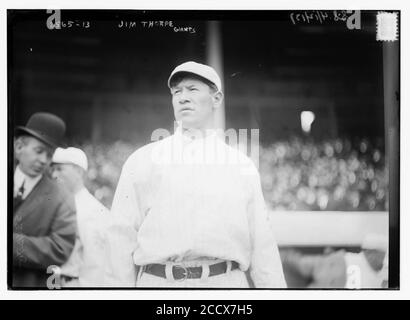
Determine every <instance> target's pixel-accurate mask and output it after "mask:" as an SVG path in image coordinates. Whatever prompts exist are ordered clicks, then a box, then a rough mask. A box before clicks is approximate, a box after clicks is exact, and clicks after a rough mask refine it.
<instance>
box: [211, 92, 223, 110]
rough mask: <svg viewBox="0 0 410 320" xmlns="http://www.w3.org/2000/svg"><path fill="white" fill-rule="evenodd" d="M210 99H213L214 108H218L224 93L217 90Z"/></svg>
mask: <svg viewBox="0 0 410 320" xmlns="http://www.w3.org/2000/svg"><path fill="white" fill-rule="evenodd" d="M212 99H213V101H214V108H219V107H220V106H221V104H222V101H223V99H224V94H223V93H222V92H221V91H218V92H217V93H215V94H214V96H213V98H212Z"/></svg>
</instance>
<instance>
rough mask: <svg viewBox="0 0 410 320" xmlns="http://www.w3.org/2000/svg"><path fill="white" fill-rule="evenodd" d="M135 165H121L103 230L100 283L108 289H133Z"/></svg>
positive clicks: (136, 215)
mask: <svg viewBox="0 0 410 320" xmlns="http://www.w3.org/2000/svg"><path fill="white" fill-rule="evenodd" d="M137 169H138V163H136V162H135V161H133V162H130V161H129V160H127V162H126V163H125V164H124V166H123V169H122V172H121V176H120V179H119V182H118V186H117V190H116V192H115V195H114V200H113V203H112V208H111V214H110V215H109V217H108V219H107V227H106V230H105V235H106V239H105V241H106V243H105V249H106V250H105V253H106V263H105V266H106V267H105V271H104V274H105V277H104V283H105V285H106V286H111V287H134V286H135V283H136V274H137V268H136V265H135V264H134V261H133V252H134V251H135V249H136V246H137V231H138V225H139V221H140V217H141V213H140V209H139V206H138V201H137V199H138V196H137V188H136V185H135V183H136V181H138V177H137Z"/></svg>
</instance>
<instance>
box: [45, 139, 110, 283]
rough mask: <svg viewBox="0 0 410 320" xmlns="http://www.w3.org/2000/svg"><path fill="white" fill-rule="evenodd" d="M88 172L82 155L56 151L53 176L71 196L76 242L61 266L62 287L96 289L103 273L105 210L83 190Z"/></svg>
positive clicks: (73, 150) (79, 152)
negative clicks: (75, 223)
mask: <svg viewBox="0 0 410 320" xmlns="http://www.w3.org/2000/svg"><path fill="white" fill-rule="evenodd" d="M87 169H88V161H87V156H86V155H85V153H84V152H83V151H82V150H81V149H78V148H73V147H70V148H67V149H62V148H58V149H57V150H56V152H55V153H54V156H53V160H52V170H53V171H52V176H53V178H55V179H56V180H57V181H58V182H60V183H61V184H63V185H64V186H65V187H66V188H67V189H68V190H69V191H70V192H71V193H72V194H73V196H74V199H75V205H76V209H77V226H78V233H77V240H76V243H75V247H74V250H73V252H72V254H71V256H70V258H69V260H68V261H67V262H66V263H65V264H64V265H63V266H61V270H60V271H59V272H60V275H61V280H62V283H61V284H62V285H63V286H66V287H99V286H102V285H103V273H104V261H105V259H104V254H105V251H104V226H105V222H106V219H107V218H108V209H107V208H106V207H104V206H103V205H102V204H101V203H100V202H99V201H98V200H97V199H96V198H95V197H94V196H93V195H91V193H90V192H89V191H88V190H87V189H86V187H85V186H84V179H85V176H86V172H87Z"/></svg>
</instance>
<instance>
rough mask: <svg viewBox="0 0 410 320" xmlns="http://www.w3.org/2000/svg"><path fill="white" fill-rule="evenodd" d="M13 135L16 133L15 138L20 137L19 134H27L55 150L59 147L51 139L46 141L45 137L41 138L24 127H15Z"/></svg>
mask: <svg viewBox="0 0 410 320" xmlns="http://www.w3.org/2000/svg"><path fill="white" fill-rule="evenodd" d="M15 133H16V136H17V135H21V134H28V135H30V136H33V137H34V138H36V139H38V140H40V141H41V142H44V143H45V144H47V145H49V146H50V147H53V148H57V147H58V146H59V145H58V144H57V143H56V142H55V141H52V140H51V139H47V138H46V137H44V136H42V135H41V134H39V133H38V132H36V131H34V130H31V129H28V128H26V127H17V128H16V130H15Z"/></svg>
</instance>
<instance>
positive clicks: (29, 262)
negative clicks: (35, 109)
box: [11, 112, 76, 288]
mask: <svg viewBox="0 0 410 320" xmlns="http://www.w3.org/2000/svg"><path fill="white" fill-rule="evenodd" d="M64 133H65V123H64V121H63V120H62V119H60V118H59V117H57V116H55V115H54V114H51V113H45V112H39V113H35V114H33V115H32V116H31V117H30V119H29V121H28V122H27V125H26V126H20V127H17V128H16V130H15V140H14V160H15V163H16V166H15V170H14V181H13V185H14V190H13V271H12V283H11V285H12V287H13V288H19V287H47V279H48V278H49V277H50V276H51V270H52V266H59V265H62V264H63V263H64V262H66V261H67V259H68V257H69V255H70V253H71V251H72V249H73V247H74V242H75V236H76V217H75V213H76V212H75V204H74V200H73V198H72V197H70V196H69V195H68V193H67V192H66V191H65V190H64V189H62V187H61V186H60V185H58V184H57V183H56V182H55V181H54V180H53V179H51V178H50V177H49V175H48V174H47V170H48V167H49V165H50V163H51V159H52V156H53V153H54V150H55V149H56V147H57V146H59V145H61V142H62V140H63V137H64Z"/></svg>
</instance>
